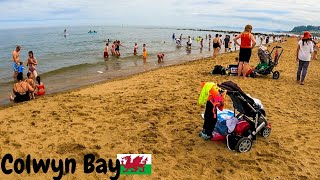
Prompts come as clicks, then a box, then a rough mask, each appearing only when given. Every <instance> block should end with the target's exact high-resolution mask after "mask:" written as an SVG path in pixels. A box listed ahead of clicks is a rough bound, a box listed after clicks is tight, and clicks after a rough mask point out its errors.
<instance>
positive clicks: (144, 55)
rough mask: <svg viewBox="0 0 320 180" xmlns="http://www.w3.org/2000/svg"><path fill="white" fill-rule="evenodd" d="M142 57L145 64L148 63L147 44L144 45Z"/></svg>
mask: <svg viewBox="0 0 320 180" xmlns="http://www.w3.org/2000/svg"><path fill="white" fill-rule="evenodd" d="M142 57H143V62H146V61H147V48H146V44H143V49H142Z"/></svg>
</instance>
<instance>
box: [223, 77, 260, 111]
mask: <svg viewBox="0 0 320 180" xmlns="http://www.w3.org/2000/svg"><path fill="white" fill-rule="evenodd" d="M219 86H220V87H221V88H223V89H225V90H227V95H228V96H230V98H231V100H232V102H233V106H234V108H235V109H236V110H237V111H239V112H240V113H242V114H245V115H247V116H249V117H255V115H256V113H257V111H259V108H258V107H257V106H256V105H255V102H254V100H253V99H252V98H251V97H249V96H247V95H246V93H244V92H243V91H242V90H241V88H240V87H239V86H238V85H237V84H236V83H234V82H232V81H226V82H224V83H222V84H220V85H219Z"/></svg>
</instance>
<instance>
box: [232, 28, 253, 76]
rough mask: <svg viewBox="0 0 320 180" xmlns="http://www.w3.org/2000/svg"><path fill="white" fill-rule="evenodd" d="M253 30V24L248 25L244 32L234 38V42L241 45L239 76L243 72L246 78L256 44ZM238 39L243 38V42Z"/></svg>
mask: <svg viewBox="0 0 320 180" xmlns="http://www.w3.org/2000/svg"><path fill="white" fill-rule="evenodd" d="M251 31H252V26H251V25H246V27H245V28H244V31H243V33H241V34H239V35H238V36H237V37H235V38H234V39H233V41H234V43H236V44H237V45H238V46H240V53H239V66H238V77H240V76H241V74H242V75H243V78H245V77H246V74H247V72H248V70H249V61H250V58H251V52H252V48H254V47H255V45H256V39H255V38H254V36H253V35H252V34H251ZM238 39H241V44H240V43H239V42H238Z"/></svg>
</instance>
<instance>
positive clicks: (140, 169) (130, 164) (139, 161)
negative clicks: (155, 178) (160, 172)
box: [117, 154, 152, 175]
mask: <svg viewBox="0 0 320 180" xmlns="http://www.w3.org/2000/svg"><path fill="white" fill-rule="evenodd" d="M151 157H152V155H151V154H117V159H118V160H119V161H120V165H121V167H120V174H121V175H151V169H152V163H151Z"/></svg>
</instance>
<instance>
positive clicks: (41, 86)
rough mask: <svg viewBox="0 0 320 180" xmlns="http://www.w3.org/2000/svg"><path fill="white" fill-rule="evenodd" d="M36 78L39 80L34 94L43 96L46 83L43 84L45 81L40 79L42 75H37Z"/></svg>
mask: <svg viewBox="0 0 320 180" xmlns="http://www.w3.org/2000/svg"><path fill="white" fill-rule="evenodd" d="M36 80H37V82H38V84H37V85H36V89H37V91H36V92H35V93H34V94H35V95H37V96H43V95H44V94H45V91H44V84H43V82H41V81H40V76H37V77H36Z"/></svg>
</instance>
